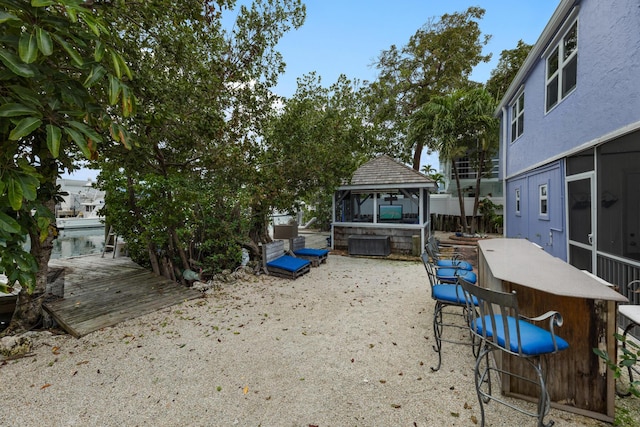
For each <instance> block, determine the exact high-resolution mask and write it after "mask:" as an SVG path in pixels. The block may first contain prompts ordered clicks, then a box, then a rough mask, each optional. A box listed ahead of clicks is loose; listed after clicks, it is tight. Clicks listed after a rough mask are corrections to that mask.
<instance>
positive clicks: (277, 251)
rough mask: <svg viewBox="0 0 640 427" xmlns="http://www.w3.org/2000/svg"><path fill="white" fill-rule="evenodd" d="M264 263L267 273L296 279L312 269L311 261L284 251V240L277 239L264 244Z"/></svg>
mask: <svg viewBox="0 0 640 427" xmlns="http://www.w3.org/2000/svg"><path fill="white" fill-rule="evenodd" d="M262 264H263V269H264V271H265V273H267V274H270V275H272V276H278V277H285V278H287V279H296V278H298V277H300V276H302V275H303V274H305V273H308V272H309V271H310V270H311V262H310V261H308V260H306V259H301V258H297V257H294V256H291V255H286V254H285V253H284V242H283V241H282V240H276V241H274V242H271V243H265V244H263V245H262Z"/></svg>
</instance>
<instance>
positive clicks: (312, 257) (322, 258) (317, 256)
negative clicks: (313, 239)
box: [289, 236, 329, 267]
mask: <svg viewBox="0 0 640 427" xmlns="http://www.w3.org/2000/svg"><path fill="white" fill-rule="evenodd" d="M305 246H306V243H305V238H304V236H298V237H293V238H291V239H289V251H290V252H292V253H293V255H294V256H296V257H298V258H302V259H306V260H307V261H311V266H313V267H318V266H319V265H320V264H321V263H323V262H327V257H328V256H329V251H328V250H327V249H314V248H306V247H305Z"/></svg>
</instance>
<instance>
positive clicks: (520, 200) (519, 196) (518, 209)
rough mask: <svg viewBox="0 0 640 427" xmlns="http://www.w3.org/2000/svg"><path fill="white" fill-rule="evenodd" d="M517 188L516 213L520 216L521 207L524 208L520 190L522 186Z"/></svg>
mask: <svg viewBox="0 0 640 427" xmlns="http://www.w3.org/2000/svg"><path fill="white" fill-rule="evenodd" d="M515 190H516V197H515V200H516V215H517V216H520V215H521V209H522V205H521V203H522V198H521V195H522V192H521V191H520V187H516V189H515Z"/></svg>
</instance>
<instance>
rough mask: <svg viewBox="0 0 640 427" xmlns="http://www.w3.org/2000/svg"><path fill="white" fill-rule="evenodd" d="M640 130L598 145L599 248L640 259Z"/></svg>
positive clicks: (597, 198) (608, 252)
mask: <svg viewBox="0 0 640 427" xmlns="http://www.w3.org/2000/svg"><path fill="white" fill-rule="evenodd" d="M638 147H640V132H638V131H636V132H635V133H631V134H628V135H625V136H623V137H620V138H618V139H616V140H614V141H611V142H607V143H606V144H604V145H602V146H600V147H598V149H597V151H596V159H597V171H598V175H597V179H598V183H597V190H596V194H597V196H596V203H597V209H598V216H597V221H598V235H599V236H606V238H600V239H597V244H598V251H602V252H606V253H607V254H611V255H616V256H619V257H623V258H627V259H632V260H634V261H636V262H640V191H638V186H639V185H640V150H638Z"/></svg>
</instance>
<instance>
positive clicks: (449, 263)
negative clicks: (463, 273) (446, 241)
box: [425, 236, 473, 271]
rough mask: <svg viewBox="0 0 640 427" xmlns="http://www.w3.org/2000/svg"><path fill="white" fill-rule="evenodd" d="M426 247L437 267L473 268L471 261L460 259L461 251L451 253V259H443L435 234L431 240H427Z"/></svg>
mask: <svg viewBox="0 0 640 427" xmlns="http://www.w3.org/2000/svg"><path fill="white" fill-rule="evenodd" d="M425 249H426V251H427V253H428V254H429V256H430V257H431V259H432V260H433V263H434V264H435V265H436V267H444V268H459V269H461V270H469V271H471V270H473V266H472V265H471V263H469V262H467V261H464V260H461V259H459V257H460V254H459V253H456V252H454V253H452V254H450V255H451V258H450V259H443V256H442V254H441V253H440V251H439V250H438V241H437V240H436V239H435V237H433V236H431V237H430V238H429V240H427V244H426V246H425Z"/></svg>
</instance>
